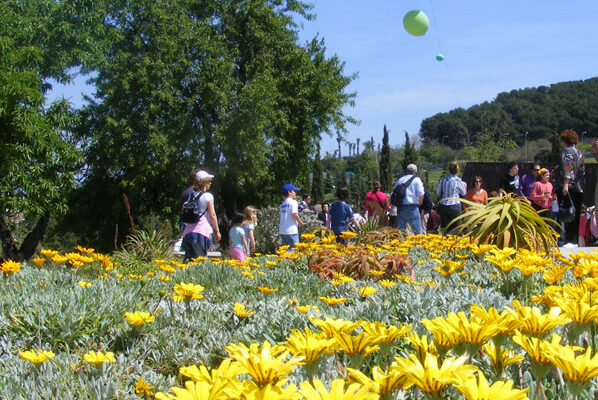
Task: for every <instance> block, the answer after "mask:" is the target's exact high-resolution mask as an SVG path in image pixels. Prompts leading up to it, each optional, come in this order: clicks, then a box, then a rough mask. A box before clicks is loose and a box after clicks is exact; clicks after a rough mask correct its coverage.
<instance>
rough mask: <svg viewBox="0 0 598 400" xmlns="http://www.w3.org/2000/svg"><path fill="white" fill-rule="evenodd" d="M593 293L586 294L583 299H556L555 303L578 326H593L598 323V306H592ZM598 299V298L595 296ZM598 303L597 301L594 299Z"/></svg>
mask: <svg viewBox="0 0 598 400" xmlns="http://www.w3.org/2000/svg"><path fill="white" fill-rule="evenodd" d="M590 296H591V293H590V292H585V293H584V294H583V295H582V297H581V298H571V297H565V296H563V297H555V298H554V301H555V302H556V304H557V305H558V306H559V307H560V308H561V310H563V313H564V314H565V315H566V316H567V317H569V318H571V320H572V321H573V322H576V323H578V324H582V325H583V324H591V323H594V324H595V323H597V322H598V304H594V305H592V306H590V304H592V303H591V299H590ZM595 297H598V296H595ZM594 302H596V299H594Z"/></svg>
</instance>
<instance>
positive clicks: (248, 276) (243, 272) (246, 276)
mask: <svg viewBox="0 0 598 400" xmlns="http://www.w3.org/2000/svg"><path fill="white" fill-rule="evenodd" d="M241 275H243V277H245V278H249V279H251V280H253V279H254V278H255V276H254V275H253V274H252V273H251V272H245V271H241Z"/></svg>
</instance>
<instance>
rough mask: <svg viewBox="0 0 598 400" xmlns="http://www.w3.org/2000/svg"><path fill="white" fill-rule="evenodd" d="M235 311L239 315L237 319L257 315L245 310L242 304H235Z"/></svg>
mask: <svg viewBox="0 0 598 400" xmlns="http://www.w3.org/2000/svg"><path fill="white" fill-rule="evenodd" d="M233 311H234V312H235V314H237V317H239V318H247V317H249V316H250V315H252V314H255V312H254V311H250V310H247V309H245V305H243V304H241V303H235V306H234V307H233Z"/></svg>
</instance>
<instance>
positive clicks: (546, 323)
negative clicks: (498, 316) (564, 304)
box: [513, 300, 571, 336]
mask: <svg viewBox="0 0 598 400" xmlns="http://www.w3.org/2000/svg"><path fill="white" fill-rule="evenodd" d="M513 306H514V307H515V309H516V310H517V317H518V319H519V321H520V322H521V327H520V331H521V332H522V333H526V334H530V335H533V336H543V335H545V334H546V333H548V332H550V331H551V330H553V329H554V328H555V327H556V326H559V325H565V324H568V323H569V322H571V319H569V318H568V317H567V316H566V315H565V314H563V313H561V309H560V308H558V307H553V308H551V309H550V311H549V312H548V314H542V311H541V310H540V309H539V308H537V307H527V306H522V305H521V304H520V303H519V301H517V300H515V301H513Z"/></svg>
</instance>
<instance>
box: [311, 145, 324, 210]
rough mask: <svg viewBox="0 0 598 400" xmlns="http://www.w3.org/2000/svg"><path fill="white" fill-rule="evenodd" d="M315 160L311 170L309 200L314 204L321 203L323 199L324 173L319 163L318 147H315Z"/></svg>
mask: <svg viewBox="0 0 598 400" xmlns="http://www.w3.org/2000/svg"><path fill="white" fill-rule="evenodd" d="M317 149H318V150H317V152H316V158H315V159H314V165H313V169H312V174H313V178H312V184H311V198H312V199H313V201H314V203H321V202H322V200H323V197H324V172H323V170H322V162H321V161H320V145H319V144H318V146H317Z"/></svg>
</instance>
